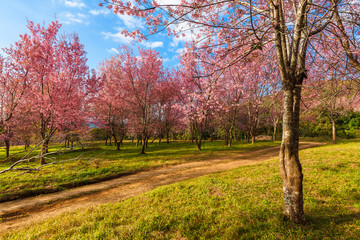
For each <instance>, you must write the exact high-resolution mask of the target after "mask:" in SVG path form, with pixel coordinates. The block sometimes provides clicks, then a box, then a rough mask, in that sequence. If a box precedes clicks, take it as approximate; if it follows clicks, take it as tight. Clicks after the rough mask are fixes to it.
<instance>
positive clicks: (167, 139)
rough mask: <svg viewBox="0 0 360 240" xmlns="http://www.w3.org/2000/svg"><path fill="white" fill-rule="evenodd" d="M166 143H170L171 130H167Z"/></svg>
mask: <svg viewBox="0 0 360 240" xmlns="http://www.w3.org/2000/svg"><path fill="white" fill-rule="evenodd" d="M166 143H168V144H169V143H170V137H169V131H167V132H166Z"/></svg>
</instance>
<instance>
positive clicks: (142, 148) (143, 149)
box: [140, 138, 146, 154]
mask: <svg viewBox="0 0 360 240" xmlns="http://www.w3.org/2000/svg"><path fill="white" fill-rule="evenodd" d="M145 148H146V139H144V138H143V139H142V140H141V153H140V154H145Z"/></svg>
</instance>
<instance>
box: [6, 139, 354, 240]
mask: <svg viewBox="0 0 360 240" xmlns="http://www.w3.org/2000/svg"><path fill="white" fill-rule="evenodd" d="M300 157H301V161H302V164H303V171H304V195H305V196H304V200H305V213H306V218H307V220H308V224H307V225H306V226H297V225H293V224H292V223H290V222H289V221H288V220H286V219H284V218H283V217H282V214H281V211H282V193H281V178H280V175H279V170H278V160H277V159H274V160H273V161H269V162H266V163H261V164H259V165H254V166H244V167H241V168H238V169H236V170H232V171H227V172H223V173H219V174H213V175H208V176H205V177H201V178H198V179H194V180H188V181H184V182H181V183H177V184H173V185H169V186H164V187H159V188H157V189H155V190H154V191H151V192H148V193H146V194H142V195H140V196H137V197H133V198H130V199H128V200H126V201H123V202H120V203H118V204H108V205H103V206H101V207H98V208H90V209H87V210H85V211H84V210H83V211H78V212H75V213H68V214H64V215H62V216H61V217H57V218H53V219H51V220H48V221H46V222H44V223H39V224H37V225H35V226H31V227H29V228H25V229H22V230H20V231H16V232H13V233H11V234H8V235H5V236H3V239H359V236H360V191H359V189H360V142H359V141H357V142H344V143H340V144H336V145H327V146H323V147H319V148H315V149H307V150H303V151H301V152H300Z"/></svg>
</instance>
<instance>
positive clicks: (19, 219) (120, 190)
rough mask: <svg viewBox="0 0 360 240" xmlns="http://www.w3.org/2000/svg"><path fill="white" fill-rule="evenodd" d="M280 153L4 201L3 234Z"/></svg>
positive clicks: (0, 205)
mask: <svg viewBox="0 0 360 240" xmlns="http://www.w3.org/2000/svg"><path fill="white" fill-rule="evenodd" d="M320 145H322V144H321V143H314V142H306V143H301V144H300V149H305V148H310V147H317V146H320ZM278 154H279V147H271V148H266V149H261V150H256V151H252V152H248V153H241V154H237V155H232V156H231V157H228V158H221V159H215V160H209V161H199V162H190V163H183V164H179V165H174V166H166V167H162V168H158V169H155V170H148V171H143V172H139V173H136V174H133V175H128V176H124V177H121V178H117V179H113V180H109V181H104V182H100V183H96V184H91V185H87V186H82V187H78V188H74V189H69V190H65V191H62V192H58V193H52V194H47V195H40V196H36V197H31V198H26V199H20V200H15V201H11V202H5V203H0V235H1V233H4V232H5V231H7V230H11V229H14V228H16V227H21V226H24V225H27V224H33V223H35V222H38V221H41V220H44V219H47V218H49V217H54V216H58V215H60V214H61V213H64V212H70V211H74V210H77V209H82V208H87V207H90V206H97V205H100V204H104V203H115V202H119V201H121V200H124V199H127V198H129V197H132V196H136V195H139V194H141V193H143V192H146V191H149V190H152V189H154V188H156V187H158V186H163V185H168V184H171V183H175V182H180V181H183V180H186V179H190V178H195V177H199V176H203V175H207V174H210V173H215V172H221V171H225V170H230V169H234V168H238V167H240V166H244V165H253V164H257V163H259V162H262V161H265V160H269V159H271V158H274V157H277V156H278Z"/></svg>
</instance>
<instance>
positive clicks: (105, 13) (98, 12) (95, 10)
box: [89, 8, 110, 16]
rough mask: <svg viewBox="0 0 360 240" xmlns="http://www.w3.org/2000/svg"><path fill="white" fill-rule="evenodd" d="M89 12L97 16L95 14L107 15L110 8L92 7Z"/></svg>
mask: <svg viewBox="0 0 360 240" xmlns="http://www.w3.org/2000/svg"><path fill="white" fill-rule="evenodd" d="M89 13H90V14H91V15H95V16H97V15H108V14H109V13H110V10H109V9H107V8H102V9H99V10H97V9H92V10H90V11H89Z"/></svg>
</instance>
